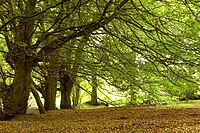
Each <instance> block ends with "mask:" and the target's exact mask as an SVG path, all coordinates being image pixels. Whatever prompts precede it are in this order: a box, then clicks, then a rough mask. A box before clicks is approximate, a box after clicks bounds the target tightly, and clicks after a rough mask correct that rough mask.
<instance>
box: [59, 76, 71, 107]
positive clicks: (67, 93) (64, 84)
mask: <svg viewBox="0 0 200 133" xmlns="http://www.w3.org/2000/svg"><path fill="white" fill-rule="evenodd" d="M73 84H74V83H73V81H72V79H71V78H70V77H69V75H68V74H65V75H64V76H63V78H62V79H61V104H60V108H61V109H68V108H72V104H71V92H72V88H73Z"/></svg>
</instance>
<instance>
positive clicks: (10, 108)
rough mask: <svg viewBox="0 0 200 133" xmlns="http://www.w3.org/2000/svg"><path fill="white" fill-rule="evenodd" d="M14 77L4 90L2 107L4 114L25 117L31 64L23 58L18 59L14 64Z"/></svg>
mask: <svg viewBox="0 0 200 133" xmlns="http://www.w3.org/2000/svg"><path fill="white" fill-rule="evenodd" d="M14 66H15V76H14V80H13V83H12V84H11V85H10V86H9V87H7V89H6V90H4V92H3V93H4V95H5V96H4V98H3V99H2V101H3V106H4V111H5V114H9V115H11V116H12V117H15V116H16V115H25V114H26V110H27V106H28V97H29V90H30V88H29V87H30V84H31V71H32V63H31V62H29V61H26V60H25V58H23V57H22V58H18V59H17V60H16V61H15V62H14Z"/></svg>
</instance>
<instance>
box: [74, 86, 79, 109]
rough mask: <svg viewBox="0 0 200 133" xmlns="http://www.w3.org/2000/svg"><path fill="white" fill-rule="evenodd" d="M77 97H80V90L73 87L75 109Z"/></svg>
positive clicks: (77, 101)
mask: <svg viewBox="0 0 200 133" xmlns="http://www.w3.org/2000/svg"><path fill="white" fill-rule="evenodd" d="M79 97H80V88H79V87H78V86H75V87H74V92H73V99H72V101H73V107H76V106H77V105H78V103H79Z"/></svg>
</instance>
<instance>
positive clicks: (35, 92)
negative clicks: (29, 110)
mask: <svg viewBox="0 0 200 133" xmlns="http://www.w3.org/2000/svg"><path fill="white" fill-rule="evenodd" d="M31 92H32V93H33V96H34V97H35V101H36V103H37V105H38V109H39V112H40V114H45V109H44V106H43V104H42V101H41V99H40V96H39V94H38V93H37V90H36V89H35V87H34V86H33V84H31Z"/></svg>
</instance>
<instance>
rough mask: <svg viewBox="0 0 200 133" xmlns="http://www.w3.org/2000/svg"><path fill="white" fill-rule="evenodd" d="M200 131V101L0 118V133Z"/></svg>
mask: <svg viewBox="0 0 200 133" xmlns="http://www.w3.org/2000/svg"><path fill="white" fill-rule="evenodd" d="M30 132H31V133H62V132H63V133H70V132H71V133H132V132H136V133H162V132H165V133H166V132H169V133H173V132H176V133H189V132H190V133H191V132H194V133H196V132H200V103H193V106H190V107H188V106H181V107H177V106H176V107H174V106H149V105H143V106H132V105H129V106H125V107H106V108H97V109H69V110H55V111H49V112H47V113H46V114H44V115H34V114H32V115H31V114H29V115H24V116H19V117H16V118H14V119H13V120H10V121H0V133H30Z"/></svg>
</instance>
